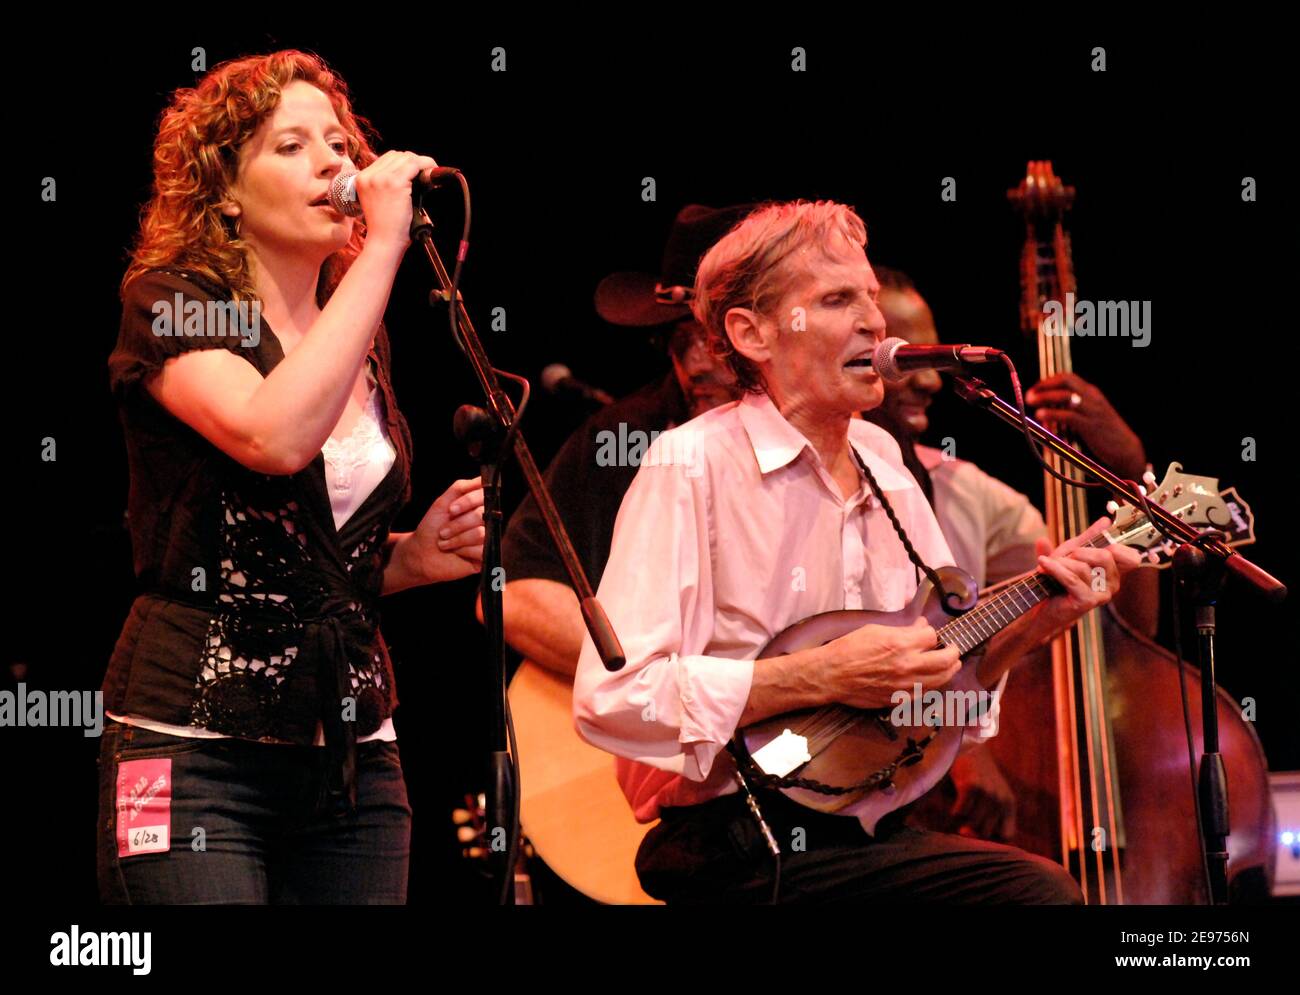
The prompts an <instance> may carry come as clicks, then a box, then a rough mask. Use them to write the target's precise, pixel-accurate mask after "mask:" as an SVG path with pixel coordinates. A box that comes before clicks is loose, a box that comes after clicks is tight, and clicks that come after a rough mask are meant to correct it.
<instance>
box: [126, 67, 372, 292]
mask: <svg viewBox="0 0 1300 995" xmlns="http://www.w3.org/2000/svg"><path fill="white" fill-rule="evenodd" d="M294 80H305V81H306V82H308V83H310V84H312V85H313V86H315V87H316V88H317V89H319V90H320V91H321V92H322V93H324V94H325V96H327V97H328V98H329V100H330V103H331V104H333V105H334V111H335V113H336V114H337V115H338V119H339V123H340V124H341V125H342V126H343V130H344V131H345V132H346V134H347V146H348V155H349V156H351V158H352V161H353V163H355V164H356V166H357V168H358V169H364V168H365V167H366V166H367V165H369V164H370V163H371V162H373V161H374V159H375V153H374V150H373V148H372V147H371V144H370V142H371V139H372V138H374V137H376V136H375V131H374V129H373V128H372V127H371V125H370V122H368V121H367V120H366V119H365V118H363V117H361V116H360V115H358V114H356V113H354V112H353V110H352V102H351V100H350V99H349V97H348V88H347V84H346V83H345V82H344V81H343V80H342V79H341V78H339V77H338V76H336V75H335V74H334V72H333V71H332V70H331V69H330V68H329V67H328V66H327V65H326V64H325V63H324V62H323V61H322V60H321V59H320V58H318V57H317V56H315V55H312V54H311V53H308V52H300V51H297V50H296V49H286V50H284V51H280V52H272V53H271V54H270V55H255V56H249V57H246V58H242V59H235V60H232V61H230V62H223V63H222V64H221V65H219V66H216V67H215V68H214V69H213V70H212V71H211V72H209V73H208V74H207V75H206V76H204V77H203V79H201V80H200V81H199V83H198V85H197V86H194V87H182V88H181V89H179V90H177V91H176V92H175V93H174V94H172V99H171V104H170V105H169V106H168V108H167V109H166V110H165V111H164V112H163V115H162V120H161V123H160V124H159V127H158V137H157V139H156V140H155V141H154V149H153V195H152V197H151V198H150V200H149V202H148V203H147V204H146V205H145V206H144V207H143V209H142V210H141V216H140V231H139V233H138V235H137V237H136V242H135V248H134V249H133V250H132V252H131V264H130V265H129V266H128V267H127V270H126V274H125V275H124V276H123V277H122V284H121V290H122V292H123V293H125V290H126V286H127V284H129V283H130V282H131V280H133V279H134V278H135V277H137V276H139V275H140V274H141V273H143V272H144V271H145V270H148V269H153V268H156V267H162V266H178V267H181V268H183V269H186V270H190V271H192V272H194V273H196V274H198V275H199V276H202V277H205V278H206V279H207V280H208V281H209V282H212V283H216V284H219V285H221V286H224V287H227V288H228V289H229V290H230V292H231V295H232V297H233V298H234V299H235V300H244V299H247V300H252V299H255V298H256V297H257V294H256V291H255V290H254V288H253V280H252V273H251V269H250V265H249V249H248V246H247V245H246V244H245V243H244V242H243V241H242V240H241V239H240V238H239V237H238V234H237V233H236V231H235V227H234V224H233V219H231V218H228V217H227V216H226V215H224V214H222V213H221V210H220V205H221V204H222V203H223V202H225V201H226V200H227V191H228V189H229V187H230V185H231V184H232V183H233V182H234V180H235V176H236V170H237V167H238V164H239V149H240V146H242V145H243V144H244V142H246V141H248V139H249V138H250V137H251V136H252V135H253V133H254V132H255V131H257V129H258V127H259V126H260V125H261V123H262V122H263V121H264V120H266V118H267V117H268V116H269V115H270V114H271V113H272V112H274V110H275V109H276V107H278V106H279V104H280V95H281V93H282V92H283V90H284V88H285V86H287V85H288V84H289V83H291V82H293V81H294ZM364 242H365V226H364V224H363V223H362V222H361V220H360V219H358V220H357V222H356V224H355V225H354V226H353V229H352V238H351V239H350V240H349V241H348V244H347V245H346V246H344V247H343V248H342V249H340V250H339V251H338V252H335V253H334V254H333V255H331V256H330V257H329V258H328V259H326V260H325V262H324V264H323V265H322V266H321V274H320V280H319V281H318V282H317V288H316V298H317V303H318V304H319V305H321V306H322V307H323V306H324V304H325V302H326V301H327V300H328V299H329V296H330V294H332V293H333V292H334V288H335V287H337V286H338V283H339V281H340V280H341V279H342V278H343V274H344V273H346V272H347V269H348V267H349V266H351V265H352V261H353V260H354V259H356V257H357V254H358V253H359V252H360V251H361V247H362V245H363V244H364Z"/></svg>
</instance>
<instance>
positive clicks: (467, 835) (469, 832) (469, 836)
mask: <svg viewBox="0 0 1300 995" xmlns="http://www.w3.org/2000/svg"><path fill="white" fill-rule="evenodd" d="M477 836H478V833H477V832H475V831H474V827H473V826H461V827H460V828H459V829H457V830H456V839H458V840H459V841H460V842H462V843H469V842H471V841H473V840H474V838H475V837H477Z"/></svg>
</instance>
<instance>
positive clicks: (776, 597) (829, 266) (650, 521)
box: [574, 202, 1138, 904]
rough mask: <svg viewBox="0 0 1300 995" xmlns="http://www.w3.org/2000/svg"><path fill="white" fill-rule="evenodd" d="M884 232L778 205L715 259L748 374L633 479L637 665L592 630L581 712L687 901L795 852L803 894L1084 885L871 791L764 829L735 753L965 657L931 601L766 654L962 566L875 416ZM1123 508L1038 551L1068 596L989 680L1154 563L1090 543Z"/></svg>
mask: <svg viewBox="0 0 1300 995" xmlns="http://www.w3.org/2000/svg"><path fill="white" fill-rule="evenodd" d="M865 244H866V231H865V227H864V225H863V223H862V221H861V219H860V218H858V217H857V215H856V214H854V213H853V211H852V210H851V209H850V208H848V207H846V206H844V205H841V204H835V203H831V202H818V203H815V204H813V203H807V202H795V203H787V204H774V205H769V206H766V207H763V208H760V209H759V210H757V211H755V212H754V213H752V214H751V215H750V216H749V217H748V218H747V219H746V220H745V221H744V222H743V223H742V224H741V225H740V226H738V227H737V228H736V229H734V230H733V231H732V232H731V233H730V234H728V235H727V236H726V237H725V238H723V239H722V240H721V241H720V242H719V243H718V244H717V245H715V246H714V248H713V249H711V250H710V251H709V252H708V254H707V255H706V256H705V257H704V259H703V260H702V262H701V264H700V267H699V272H698V275H697V277H696V284H695V300H694V303H693V308H694V310H695V313H696V316H697V317H698V318H699V320H700V322H701V323H702V324H703V325H704V326H705V328H706V329H707V331H708V333H709V335H710V337H711V339H712V342H713V344H714V347H715V349H716V350H717V351H718V352H719V354H720V355H725V356H726V359H727V361H728V363H729V364H730V365H731V367H732V369H733V371H734V372H735V374H736V377H737V379H738V381H739V384H740V385H741V386H742V387H743V388H744V389H745V391H746V393H745V395H744V396H743V398H742V399H741V400H740V401H737V402H733V403H731V404H726V405H723V406H722V407H720V408H716V409H714V410H713V411H711V412H709V413H707V414H705V415H702V416H700V417H699V418H695V419H693V420H691V421H689V422H687V423H686V424H684V425H682V426H679V427H678V428H676V429H673V430H671V431H669V432H666V433H664V434H663V435H662V436H660V437H659V439H658V440H657V441H656V442H655V444H654V445H653V446H652V447H651V449H650V451H649V452H648V453H647V455H646V458H645V459H644V461H643V463H642V467H641V470H640V471H639V472H638V474H637V476H636V479H635V480H634V481H633V483H632V486H631V488H630V489H629V490H628V492H627V495H626V497H625V499H624V502H623V506H622V508H621V510H620V513H619V517H618V522H617V525H616V527H615V531H614V540H613V545H612V549H611V552H610V558H609V562H608V565H607V567H606V570H605V573H604V575H603V578H602V581H601V585H600V590H599V597H600V600H601V602H602V603H603V605H604V607H605V609H606V611H607V613H608V615H609V618H610V621H611V622H612V623H613V625H614V627H615V629H616V631H617V632H618V634H619V636H620V638H621V640H622V643H623V647H624V650H625V651H626V655H627V665H626V667H624V668H623V669H622V670H620V671H618V672H616V673H607V672H606V671H605V669H604V668H603V666H602V665H601V663H600V660H599V658H598V656H597V655H596V653H595V650H594V647H593V646H592V644H591V642H590V640H589V639H588V640H587V642H586V643H585V644H584V647H583V652H582V657H581V660H580V662H579V666H578V672H577V676H576V683H575V689H574V715H575V722H576V727H577V729H578V731H579V733H580V734H581V735H582V736H583V737H584V738H585V739H587V740H588V741H589V742H591V743H592V744H594V745H596V746H598V747H600V748H602V749H605V750H607V751H609V752H611V753H614V754H616V755H617V756H618V757H619V758H620V760H619V764H618V773H619V781H620V783H621V785H622V787H623V790H624V793H625V794H626V795H627V798H628V800H629V802H630V803H631V805H632V807H633V810H634V811H635V814H636V816H637V818H638V819H639V820H641V821H645V822H648V821H651V820H653V819H654V818H655V817H660V818H661V820H662V821H661V823H660V824H659V825H658V826H657V827H655V829H653V830H652V831H651V832H650V833H649V834H648V835H647V837H646V839H645V841H644V843H643V844H642V846H641V849H640V851H639V853H638V856H637V872H638V875H639V877H640V879H641V883H642V886H643V887H644V888H645V889H646V891H647V892H649V893H650V894H652V895H654V896H656V897H659V898H663V899H664V900H666V901H669V902H681V903H692V902H719V901H721V902H729V901H747V902H753V901H766V900H769V899H770V898H771V897H772V896H773V894H774V893H775V892H776V888H774V885H775V884H776V883H777V881H776V875H777V868H778V862H777V861H776V860H775V859H774V857H773V854H772V848H773V846H775V848H776V849H777V850H779V852H780V861H779V874H780V877H779V894H780V898H781V900H783V901H800V900H803V901H808V900H812V901H817V900H851V901H852V900H857V901H891V900H893V901H899V900H907V901H922V902H925V901H935V902H948V903H983V902H1013V903H1029V904H1041V903H1062V902H1066V903H1069V902H1079V901H1081V895H1080V893H1079V891H1078V888H1077V886H1076V885H1075V883H1074V881H1073V880H1072V879H1071V878H1070V877H1069V876H1068V875H1067V874H1066V873H1065V871H1064V870H1062V869H1061V868H1060V867H1059V866H1057V865H1056V864H1053V863H1051V862H1050V861H1047V860H1044V859H1042V858H1039V857H1035V856H1031V855H1029V854H1026V853H1024V852H1022V851H1019V850H1016V849H1012V848H1010V847H1005V846H1000V845H997V844H992V843H985V842H981V841H975V840H970V839H966V838H963V837H958V836H952V835H947V834H941V833H933V832H928V831H923V830H917V829H912V828H909V827H905V826H903V825H902V824H901V819H894V818H892V816H886V817H885V818H884V819H881V820H880V821H879V822H876V821H874V820H871V821H870V825H871V832H870V833H868V832H867V831H866V830H865V829H864V827H863V823H862V822H860V821H859V820H858V819H856V818H852V817H851V816H852V815H854V814H855V811H854V808H855V807H854V806H849V807H847V808H844V809H842V810H841V812H840V813H839V814H826V813H823V812H818V811H814V810H813V809H812V808H808V807H804V806H802V805H799V804H797V803H795V802H794V801H791V800H790V799H789V798H787V797H786V796H784V795H783V794H781V793H780V792H777V791H774V790H765V789H756V790H755V792H754V797H755V801H756V804H757V809H758V813H759V815H761V817H762V819H763V823H762V824H760V822H759V819H758V818H757V817H756V815H755V814H754V812H753V811H752V810H751V808H750V807H749V805H748V803H747V800H746V793H745V792H741V791H740V790H739V786H738V782H737V779H736V769H737V768H736V764H735V762H734V761H733V759H732V757H731V755H730V754H729V753H728V752H727V750H726V747H727V744H728V742H729V741H730V740H731V739H732V738H733V735H734V734H736V733H737V730H738V729H740V728H742V727H745V726H748V725H750V724H751V723H755V722H758V721H759V720H762V719H767V718H769V717H772V716H778V715H782V714H783V713H786V712H791V711H795V710H799V709H810V708H818V707H821V706H825V705H830V704H832V703H840V704H843V705H848V706H851V707H854V708H888V707H889V706H890V705H891V698H892V696H893V695H894V693H895V692H896V691H899V690H905V691H908V692H911V691H912V689H913V688H914V687H915V686H916V685H918V684H919V685H921V686H922V687H923V688H924V689H927V690H928V689H938V688H942V687H944V685H946V684H947V683H948V682H949V681H950V680H952V679H953V678H954V676H955V675H956V674H957V673H958V671H959V669H960V668H961V661H960V660H959V651H958V649H957V648H956V647H952V646H950V647H945V648H936V647H937V646H938V638H937V636H936V632H935V630H934V629H933V628H932V627H931V626H930V625H929V624H928V623H927V622H925V621H922V620H918V621H916V622H914V623H912V624H910V625H907V626H889V625H863V626H861V627H860V628H858V629H856V630H855V631H852V632H850V633H849V634H848V635H844V636H841V637H840V638H837V639H833V640H832V641H830V642H828V643H826V644H825V645H822V646H816V647H815V648H811V649H805V650H799V651H797V652H792V653H789V654H786V655H773V656H772V657H770V658H764V659H758V658H757V657H759V655H760V653H761V651H762V649H763V648H764V647H765V646H766V645H767V644H768V643H769V642H770V641H771V640H772V639H773V637H774V636H776V635H777V634H778V633H780V632H781V631H782V630H784V629H785V628H787V627H788V626H790V625H792V624H794V623H796V622H799V621H800V620H802V619H804V618H807V617H808V616H811V615H816V614H818V613H822V612H828V611H837V610H842V609H862V608H869V609H874V610H878V611H884V612H897V611H901V610H903V609H904V608H905V607H906V606H907V605H908V603H909V602H910V601H911V600H912V597H913V595H914V594H915V593H916V591H917V588H918V580H917V578H918V576H919V573H920V571H919V569H918V567H917V566H916V565H915V564H914V560H915V561H916V562H919V563H923V564H925V565H926V566H928V567H941V566H945V565H948V564H951V563H952V556H951V554H950V552H949V549H948V546H947V544H946V543H945V541H944V538H943V536H942V534H941V533H940V531H939V526H938V524H937V523H936V521H935V518H934V515H933V513H932V512H931V510H930V508H929V505H928V504H927V502H926V500H925V498H924V496H923V494H922V493H921V490H920V488H919V487H918V486H917V484H916V482H915V480H914V479H913V478H912V476H911V475H910V474H909V473H908V472H907V471H906V469H905V468H904V467H903V464H902V459H901V456H900V453H899V448H898V445H897V443H895V442H894V441H893V440H892V438H890V437H889V435H888V433H886V432H885V431H884V430H883V429H881V428H879V427H878V426H875V425H872V424H870V423H869V422H866V421H863V420H861V419H857V418H854V417H853V415H854V413H855V412H858V411H863V410H867V409H870V408H873V407H875V406H876V405H878V404H880V402H881V399H882V396H883V387H882V384H881V381H880V378H879V376H878V375H877V374H876V373H875V372H874V371H873V370H872V369H871V368H870V364H869V360H870V356H871V352H872V350H873V349H874V347H875V345H876V344H877V343H878V342H879V341H880V340H881V339H882V338H883V337H884V332H885V322H884V319H883V317H882V315H881V312H880V310H879V307H878V306H877V296H878V294H879V292H880V287H879V284H878V282H877V280H876V278H875V275H874V274H873V272H872V270H871V266H870V264H869V263H868V262H867V258H866V254H865V251H864V246H865ZM882 497H883V499H884V501H885V502H887V506H886V505H882V500H881V498H882ZM891 518H896V519H897V521H896V522H892V521H891ZM1104 524H1106V523H1104V522H1102V523H1098V524H1095V525H1094V526H1093V527H1092V528H1090V529H1089V530H1088V531H1087V532H1086V533H1084V534H1083V535H1082V536H1080V537H1076V538H1075V539H1073V540H1071V541H1070V542H1067V543H1065V544H1063V545H1062V546H1061V547H1059V548H1058V549H1057V550H1055V551H1054V552H1052V553H1051V555H1042V556H1040V558H1039V561H1038V562H1039V566H1040V569H1041V571H1042V573H1043V574H1045V575H1046V576H1047V577H1049V578H1051V580H1052V581H1054V582H1055V585H1054V586H1057V587H1059V590H1060V593H1059V594H1056V595H1055V596H1052V597H1050V598H1046V600H1043V601H1042V602H1041V603H1040V604H1037V605H1036V606H1035V607H1033V608H1031V609H1029V610H1028V611H1026V613H1025V614H1023V615H1021V616H1020V617H1019V618H1018V619H1017V620H1016V621H1014V622H1011V623H1010V624H1008V625H1006V626H1005V627H1004V628H1001V630H1000V631H999V632H998V633H997V634H996V635H995V636H993V638H992V639H991V640H989V641H988V642H987V644H986V645H985V647H984V653H983V657H982V659H981V660H980V661H979V664H978V670H977V676H978V679H979V681H980V683H981V684H982V685H983V686H984V687H986V688H988V687H993V686H994V685H995V684H996V683H997V681H998V680H999V679H1000V677H1001V675H1002V674H1003V673H1004V672H1006V671H1007V670H1008V669H1009V668H1010V667H1011V665H1012V664H1013V663H1014V662H1015V661H1016V660H1018V659H1019V658H1021V657H1022V656H1024V654H1025V653H1026V652H1028V651H1029V650H1031V649H1033V648H1035V647H1038V646H1040V645H1043V644H1044V643H1045V642H1047V641H1048V640H1050V639H1051V638H1052V637H1053V636H1054V635H1055V634H1057V633H1059V632H1061V631H1062V630H1063V629H1064V628H1066V627H1067V626H1069V625H1070V624H1071V623H1073V622H1074V621H1075V620H1076V619H1077V618H1079V617H1080V616H1081V615H1083V614H1085V613H1086V612H1088V611H1090V610H1092V609H1093V608H1095V607H1097V606H1098V605H1101V604H1104V603H1105V602H1107V601H1108V600H1109V599H1110V597H1111V596H1112V595H1113V593H1114V592H1115V591H1116V590H1117V589H1118V587H1119V583H1120V577H1121V575H1122V574H1123V573H1126V572H1128V571H1129V570H1131V569H1132V568H1133V567H1135V566H1136V565H1137V563H1138V556H1137V554H1136V553H1135V552H1133V551H1132V550H1129V549H1126V548H1123V547H1120V546H1109V547H1106V548H1085V546H1084V545H1083V544H1084V543H1086V542H1087V541H1088V540H1090V539H1092V538H1093V537H1094V536H1095V535H1097V534H1098V533H1099V532H1100V531H1101V529H1102V526H1103V525H1104ZM904 535H905V536H906V538H907V541H908V543H910V545H911V547H912V551H911V555H909V550H908V548H907V547H906V546H905V544H904V539H903V536H904ZM1043 552H1044V553H1046V552H1047V551H1046V550H1044V551H1043ZM979 732H980V730H979V727H978V726H974V727H972V728H971V729H970V735H969V737H968V739H970V740H974V739H976V738H977V737H978V735H979ZM769 832H770V839H769V838H768V833H769Z"/></svg>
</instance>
